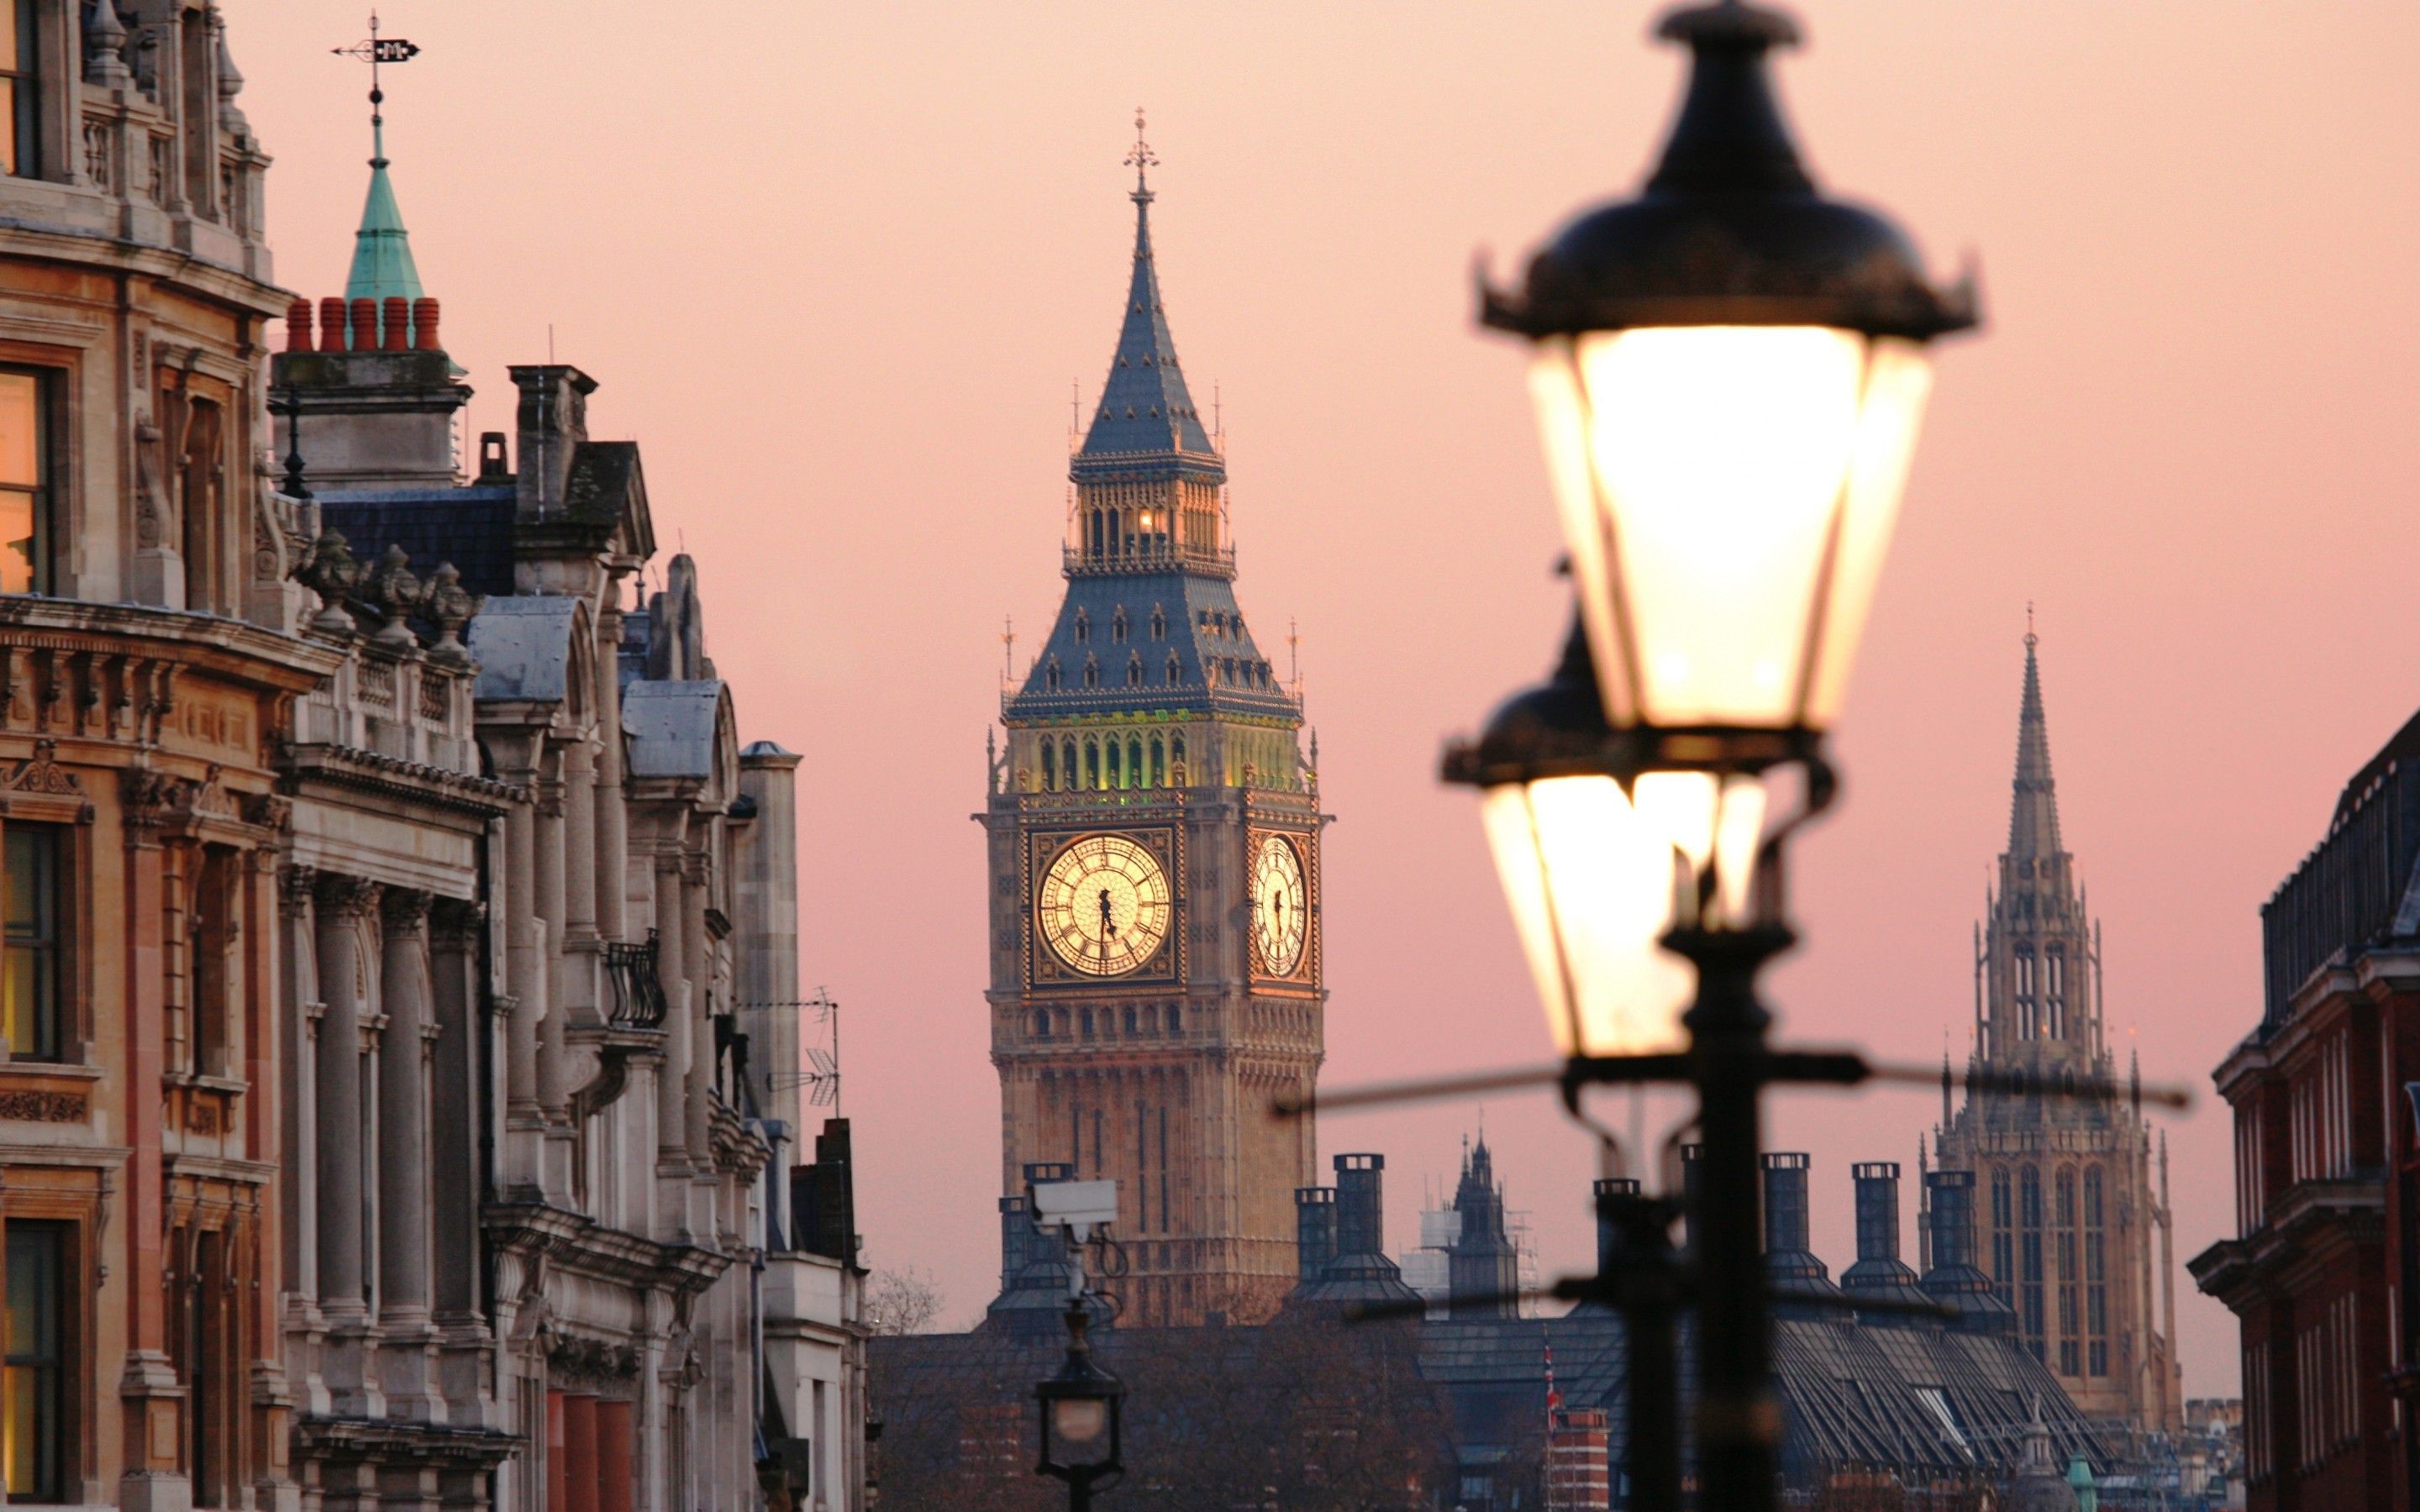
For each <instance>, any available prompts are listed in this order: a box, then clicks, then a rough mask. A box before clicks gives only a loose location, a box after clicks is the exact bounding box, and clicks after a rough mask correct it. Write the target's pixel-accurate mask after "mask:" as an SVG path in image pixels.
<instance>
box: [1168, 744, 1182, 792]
mask: <svg viewBox="0 0 2420 1512" xmlns="http://www.w3.org/2000/svg"><path fill="white" fill-rule="evenodd" d="M1168 770H1169V774H1170V778H1171V780H1172V781H1177V782H1182V781H1184V780H1185V737H1184V736H1183V735H1182V734H1175V735H1171V736H1169V737H1168Z"/></svg>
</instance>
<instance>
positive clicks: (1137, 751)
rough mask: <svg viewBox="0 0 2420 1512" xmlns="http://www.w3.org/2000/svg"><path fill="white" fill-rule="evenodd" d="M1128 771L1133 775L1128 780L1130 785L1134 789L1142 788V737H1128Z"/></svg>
mask: <svg viewBox="0 0 2420 1512" xmlns="http://www.w3.org/2000/svg"><path fill="white" fill-rule="evenodd" d="M1126 771H1127V772H1128V773H1129V774H1131V775H1130V777H1129V779H1128V780H1129V783H1130V785H1132V786H1134V787H1140V786H1142V785H1143V783H1142V737H1141V736H1140V735H1128V736H1127V737H1126Z"/></svg>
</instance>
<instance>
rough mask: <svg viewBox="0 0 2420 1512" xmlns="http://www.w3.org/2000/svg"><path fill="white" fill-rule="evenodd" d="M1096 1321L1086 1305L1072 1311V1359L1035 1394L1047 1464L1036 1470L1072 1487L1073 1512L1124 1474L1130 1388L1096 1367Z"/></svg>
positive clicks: (1069, 1325)
mask: <svg viewBox="0 0 2420 1512" xmlns="http://www.w3.org/2000/svg"><path fill="white" fill-rule="evenodd" d="M1091 1325H1092V1316H1091V1315H1090V1314H1089V1313H1087V1312H1086V1311H1085V1310H1084V1305H1083V1304H1082V1302H1081V1301H1076V1302H1071V1303H1069V1304H1068V1305H1067V1358H1066V1359H1065V1360H1064V1361H1063V1362H1062V1363H1061V1365H1060V1366H1059V1373H1058V1374H1057V1375H1055V1376H1052V1377H1050V1378H1049V1379H1048V1380H1047V1381H1043V1382H1041V1383H1040V1384H1038V1385H1036V1386H1035V1387H1034V1388H1033V1395H1034V1396H1035V1397H1036V1398H1037V1399H1039V1400H1040V1402H1041V1404H1042V1458H1041V1462H1040V1463H1038V1464H1036V1465H1035V1466H1034V1467H1033V1468H1034V1471H1035V1473H1037V1474H1043V1475H1048V1476H1050V1477H1052V1478H1053V1479H1056V1480H1061V1481H1064V1482H1065V1483H1066V1485H1067V1505H1068V1507H1069V1508H1070V1509H1071V1512H1083V1509H1084V1508H1086V1507H1089V1506H1091V1505H1092V1504H1093V1492H1094V1490H1096V1489H1098V1490H1107V1489H1109V1488H1110V1487H1112V1486H1114V1485H1116V1484H1117V1483H1118V1480H1119V1478H1120V1477H1122V1476H1123V1475H1125V1468H1126V1467H1125V1458H1124V1450H1125V1436H1124V1425H1123V1423H1122V1422H1121V1420H1120V1412H1119V1408H1120V1405H1121V1401H1122V1399H1123V1398H1124V1397H1125V1393H1126V1386H1125V1381H1120V1380H1119V1379H1118V1378H1117V1377H1115V1376H1113V1375H1111V1374H1109V1372H1108V1371H1106V1370H1104V1369H1102V1368H1101V1367H1100V1366H1099V1365H1094V1363H1093V1346H1092V1342H1091V1340H1090V1339H1088V1338H1087V1337H1086V1336H1085V1335H1086V1331H1087V1330H1088V1329H1089V1328H1090V1327H1091Z"/></svg>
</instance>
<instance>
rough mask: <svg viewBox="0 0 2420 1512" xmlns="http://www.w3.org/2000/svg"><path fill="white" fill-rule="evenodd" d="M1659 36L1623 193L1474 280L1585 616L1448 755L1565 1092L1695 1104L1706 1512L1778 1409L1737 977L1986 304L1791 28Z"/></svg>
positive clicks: (1771, 949) (1762, 923) (1786, 21)
mask: <svg viewBox="0 0 2420 1512" xmlns="http://www.w3.org/2000/svg"><path fill="white" fill-rule="evenodd" d="M1656 32H1657V35H1658V36H1659V37H1661V38H1663V39H1667V40H1669V41H1675V42H1679V43H1682V44H1684V45H1686V46H1687V47H1688V48H1689V50H1690V53H1691V57H1692V69H1691V74H1690V80H1689V85H1688V90H1687V94H1686V96H1685V97H1684V99H1683V103H1682V106H1681V111H1680V115H1679V118H1678V119H1677V121H1676V122H1675V124H1674V126H1673V129H1672V133H1671V136H1670V138H1669V140H1668V142H1667V144H1666V146H1665V149H1664V154H1663V157H1662V160H1661V162H1659V163H1658V165H1657V167H1656V169H1655V171H1654V172H1653V174H1652V176H1651V177H1649V179H1648V181H1647V183H1646V185H1645V187H1644V188H1643V189H1642V190H1641V192H1640V193H1638V194H1637V196H1636V197H1635V198H1632V199H1628V200H1623V201H1620V202H1617V203H1613V204H1609V205H1604V206H1599V207H1595V208H1590V209H1588V210H1586V211H1583V212H1582V213H1581V214H1580V215H1579V216H1577V217H1576V218H1575V219H1574V220H1573V221H1572V222H1571V223H1570V224H1568V225H1566V226H1565V227H1564V228H1563V229H1562V230H1561V231H1560V232H1559V234H1558V235H1557V236H1556V237H1555V239H1553V240H1552V241H1551V242H1549V243H1548V244H1547V245H1546V246H1545V247H1544V249H1543V250H1542V251H1540V252H1539V253H1538V254H1537V255H1535V256H1534V257H1533V258H1532V259H1531V261H1530V263H1529V266H1528V272H1527V276H1526V278H1525V280H1524V282H1523V284H1522V285H1521V287H1519V288H1518V289H1516V290H1497V289H1495V288H1492V287H1482V289H1481V319H1482V321H1483V322H1484V323H1485V324H1487V325H1489V326H1491V327H1494V328H1496V329H1497V330H1501V331H1505V332H1512V333H1513V334H1515V335H1518V336H1521V337H1524V338H1526V339H1527V340H1528V342H1529V343H1530V347H1531V362H1530V369H1529V387H1530V393H1531V397H1532V400H1533V402H1534V406H1535V409H1536V411H1537V415H1538V421H1539V429H1540V433H1541V436H1542V438H1543V440H1544V447H1545V453H1546V460H1547V467H1548V473H1549V477H1550V481H1551V483H1552V485H1553V488H1554V493H1555V498H1556V502H1557V506H1558V510H1559V516H1560V518H1561V523H1562V527H1563V535H1564V540H1565V544H1566V548H1567V550H1568V553H1569V562H1570V567H1571V573H1572V577H1573V579H1574V580H1575V587H1576V588H1577V591H1578V598H1579V606H1578V608H1579V612H1578V616H1577V620H1578V626H1577V628H1576V630H1575V635H1574V637H1573V643H1572V645H1571V646H1570V647H1569V648H1568V649H1567V650H1566V652H1565V654H1564V656H1563V659H1562V663H1561V666H1560V667H1559V669H1558V671H1557V673H1556V675H1555V676H1554V678H1553V679H1552V680H1551V681H1549V682H1548V683H1547V684H1546V685H1544V687H1540V688H1537V689H1533V690H1531V691H1530V692H1528V693H1525V694H1522V695H1519V696H1517V697H1515V698H1514V699H1512V701H1510V702H1507V703H1506V704H1505V705H1504V706H1503V707H1502V708H1500V709H1499V710H1497V714H1496V716H1495V717H1493V718H1492V719H1491V720H1490V722H1489V725H1488V727H1487V729H1486V731H1485V733H1483V734H1482V735H1481V738H1480V739H1479V740H1478V741H1476V742H1473V743H1471V744H1469V745H1466V746H1462V747H1459V748H1454V749H1453V750H1451V751H1450V752H1449V754H1448V757H1447V763H1446V776H1447V778H1448V779H1450V780H1454V781H1460V782H1465V783H1468V784H1471V785H1474V786H1477V787H1480V788H1481V790H1482V812H1483V815H1484V819H1485V824H1486V827H1487V831H1488V837H1489V842H1490V848H1491V850H1492V851H1493V852H1494V854H1495V856H1496V858H1497V870H1498V872H1499V873H1500V874H1501V876H1502V879H1503V882H1504V887H1505V892H1506V897H1507V900H1508V902H1509V903H1511V905H1512V913H1513V916H1514V918H1515V920H1516V923H1517V924H1518V926H1519V930H1520V933H1521V937H1522V943H1523V947H1524V949H1525V952H1526V953H1527V955H1528V960H1529V964H1530V966H1531V972H1532V975H1533V976H1534V977H1535V978H1536V979H1537V983H1538V987H1539V992H1540V996H1541V998H1542V1000H1543V1001H1544V1005H1545V1009H1546V1012H1547V1016H1548V1019H1549V1021H1550V1023H1551V1025H1552V1026H1553V1028H1554V1032H1555V1037H1556V1041H1557V1043H1558V1045H1559V1048H1560V1049H1561V1050H1562V1052H1563V1054H1564V1056H1565V1057H1566V1069H1565V1072H1564V1076H1563V1085H1564V1097H1565V1102H1566V1103H1567V1105H1569V1106H1570V1107H1571V1108H1572V1109H1573V1111H1574V1112H1575V1114H1576V1113H1577V1112H1578V1096H1579V1092H1580V1089H1581V1088H1583V1087H1585V1086H1586V1085H1588V1084H1590V1083H1592V1082H1606V1081H1640V1080H1655V1079H1667V1078H1673V1079H1681V1080H1685V1081H1687V1082H1689V1083H1690V1084H1692V1085H1693V1086H1694V1087H1695V1088H1696V1090H1697V1093H1698V1119H1697V1122H1698V1130H1699V1142H1700V1145H1701V1147H1702V1148H1701V1154H1700V1168H1699V1173H1700V1180H1699V1188H1698V1194H1697V1196H1696V1198H1695V1201H1694V1206H1693V1211H1692V1214H1691V1216H1692V1225H1693V1242H1692V1250H1693V1254H1692V1256H1691V1263H1692V1267H1693V1272H1694V1274H1693V1276H1692V1278H1691V1280H1692V1283H1693V1284H1692V1286H1691V1288H1690V1291H1691V1293H1692V1295H1693V1296H1694V1299H1695V1302H1696V1305H1697V1309H1698V1339H1699V1365H1698V1371H1697V1377H1698V1402H1697V1414H1696V1432H1695V1435H1694V1437H1695V1442H1696V1453H1697V1460H1698V1470H1699V1487H1700V1489H1701V1491H1702V1501H1701V1503H1700V1504H1701V1505H1704V1506H1707V1507H1710V1508H1719V1509H1723V1512H1736V1509H1757V1512H1762V1509H1769V1508H1771V1507H1773V1506H1774V1505H1775V1504H1776V1497H1777V1488H1776V1471H1777V1466H1778V1449H1779V1438H1780V1412H1779V1408H1778V1404H1777V1403H1776V1400H1775V1398H1774V1396H1773V1390H1772V1383H1771V1381H1772V1349H1771V1317H1770V1311H1769V1308H1768V1306H1767V1303H1766V1298H1765V1287H1766V1281H1765V1275H1764V1265H1763V1259H1762V1255H1761V1233H1760V1231H1759V1224H1758V1211H1757V1185H1758V1179H1759V1171H1758V1162H1759V1157H1760V1155H1761V1129H1760V1103H1761V1094H1762V1091H1763V1088H1764V1086H1765V1084H1766V1083H1768V1082H1773V1081H1778V1080H1790V1079H1807V1072H1806V1069H1805V1068H1804V1067H1801V1068H1799V1069H1796V1070H1793V1069H1792V1064H1791V1061H1790V1057H1776V1055H1775V1053H1774V1052H1773V1051H1772V1050H1771V1049H1770V1048H1769V1047H1768V1045H1767V1042H1766V1030H1767V1026H1768V1025H1769V1022H1770V1016H1769V1015H1768V1013H1767V1012H1766V1011H1765V1009H1764V1008H1763V1006H1762V1005H1761V1003H1760V1001H1759V1000H1758V995H1757V978H1758V975H1759V973H1760V972H1761V969H1762V968H1763V966H1764V964H1766V963H1767V962H1769V961H1770V960H1772V959H1773V958H1774V957H1775V956H1776V955H1778V954H1779V953H1780V952H1782V951H1783V950H1785V949H1788V948H1789V947H1790V945H1791V944H1792V940H1793V936H1792V933H1791V931H1790V929H1789V928H1788V926H1787V924H1786V923H1785V922H1784V918H1785V912H1784V908H1783V899H1782V887H1781V881H1782V877H1781V867H1780V861H1781V845H1782V841H1784V840H1785V839H1786V837H1787V835H1788V834H1789V832H1790V831H1791V830H1792V828H1794V827H1795V826H1796V825H1798V824H1799V823H1802V822H1804V821H1805V820H1806V819H1807V818H1809V817H1811V816H1812V815H1813V814H1814V813H1816V812H1819V811H1820V810H1823V808H1824V807H1826V806H1827V805H1828V804H1829V802H1830V800H1831V797H1832V794H1833V778H1832V772H1831V769H1830V767H1829V766H1828V765H1827V764H1825V762H1824V760H1823V735H1824V733H1825V731H1826V730H1827V729H1828V727H1829V726H1830V724H1831V722H1832V719H1833V717H1834V716H1835V714H1836V713H1837V712H1838V708H1839V703H1840V699H1841V695H1842V693H1843V691H1844V689H1845V687H1846V685H1847V679H1848V673H1849V669H1850V665H1851V662H1852V661H1853V660H1854V654H1855V650H1856V644H1857V640H1858V638H1859V635H1860V633H1861V631H1862V629H1863V627H1864V620H1865V613H1866V609H1867V606H1868V604H1869V601H1870V599H1871V596H1872V593H1873V589H1874V585H1875V582H1876V580H1877V579H1878V577H1879V575H1880V572H1881V568H1882V563H1883V558H1884V554H1885V548H1886V547H1887V545H1888V542H1889V537H1890V532H1891V529H1892V526H1893V524H1894V522H1895V519H1896V517H1897V513H1898V508H1899V501H1900V491H1901V488H1902V486H1903V485H1904V483H1905V481H1906V474H1907V467H1908V461H1909V458H1910V456H1911V455H1912V453H1913V450H1914V447H1915V441H1916V430H1917V426H1918V423H1919V421H1920V419H1921V416H1922V410H1923V404H1924V399H1925V396H1926V393H1927V391H1928V389H1929V387H1930V381H1931V377H1930V375H1931V369H1930V363H1929V361H1928V358H1927V346H1928V344H1929V343H1930V342H1931V341H1932V340H1933V339H1934V338H1936V337H1939V336H1943V335H1947V334H1949V333H1951V332H1957V331H1961V330H1964V329H1966V328H1968V327H1971V326H1972V325H1974V324H1975V321H1976V310H1975V299H1974V294H1973V287H1972V283H1971V280H1968V281H1964V282H1962V283H1961V284H1960V285H1956V286H1952V287H1939V286H1936V285H1933V284H1931V282H1929V281H1928V279H1927V278H1926V275H1925V273H1924V270H1923V268H1922V266H1921V264H1920V263H1919V262H1918V260H1917V258H1916V253H1915V251H1914V249H1913V247H1912V246H1911V245H1910V244H1909V242H1908V240H1907V239H1906V237H1905V236H1904V235H1903V234H1902V233H1900V230H1899V229H1898V228H1897V227H1896V226H1894V225H1893V224H1891V223H1890V222H1889V221H1887V220H1885V218H1883V217H1882V216H1880V215H1878V214H1875V213H1874V212H1872V211H1870V210H1867V209H1863V208H1858V207H1855V206H1852V205H1848V204H1844V203H1841V202H1839V201H1837V200H1832V199H1828V198H1826V197H1825V196H1824V195H1823V194H1822V193H1820V192H1819V191H1818V190H1817V189H1816V187H1815V185H1814V182H1813V180H1812V179H1811V178H1810V177H1808V176H1807V171H1806V169H1805V168H1804V167H1803V166H1802V164H1801V163H1800V162H1799V160H1798V155H1797V151H1796V149H1795V147H1793V146H1792V142H1791V139H1790V133H1789V131H1788V129H1787V128H1786V127H1785V125H1784V124H1783V121H1782V117H1781V113H1780V109H1779V106H1778V104H1777V103H1776V100H1775V98H1774V95H1773V91H1772V87H1771V83H1770V80H1769V79H1768V77H1767V72H1766V56H1767V54H1769V53H1770V52H1771V51H1772V50H1773V49H1774V48H1776V47H1783V46H1788V45H1791V44H1792V43H1794V42H1796V40H1797V39H1798V31H1797V26H1796V23H1794V22H1792V20H1791V18H1790V17H1789V16H1787V15H1785V14H1783V13H1782V12H1780V11H1777V10H1773V9H1768V8H1764V7H1762V6H1760V5H1755V4H1749V3H1745V0H1723V3H1717V4H1712V5H1697V6H1690V7H1685V8H1680V9H1676V10H1673V11H1670V12H1668V14H1666V15H1665V16H1664V17H1663V19H1662V20H1661V21H1660V22H1659V23H1658V24H1657V27H1656ZM1785 765H1789V766H1795V767H1797V768H1799V769H1800V770H1801V771H1802V772H1803V773H1804V779H1805V794H1806V801H1805V804H1804V807H1803V808H1802V809H1801V810H1800V811H1799V812H1798V813H1797V814H1795V815H1794V816H1792V818H1790V819H1788V820H1786V821H1784V822H1782V823H1781V824H1779V825H1776V826H1773V827H1771V828H1770V829H1769V830H1768V826H1767V823H1766V820H1767V815H1766V812H1765V808H1766V805H1765V779H1766V778H1767V776H1768V775H1769V774H1771V773H1772V772H1773V771H1775V769H1776V768H1778V767H1782V766H1785ZM1659 946H1660V948H1661V950H1662V951H1663V952H1668V954H1662V953H1659V950H1658V947H1659ZM1682 962H1685V963H1686V964H1687V965H1688V966H1689V967H1691V968H1694V984H1693V983H1692V980H1691V976H1692V973H1691V972H1690V971H1687V970H1683V969H1682V968H1681V963H1682ZM1834 1070H1835V1073H1836V1074H1837V1072H1838V1068H1835V1069H1834ZM1663 1478H1664V1477H1662V1476H1660V1475H1659V1476H1655V1477H1651V1484H1652V1483H1660V1482H1661V1481H1662V1479H1663Z"/></svg>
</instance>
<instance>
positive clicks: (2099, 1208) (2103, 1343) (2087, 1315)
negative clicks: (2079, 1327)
mask: <svg viewBox="0 0 2420 1512" xmlns="http://www.w3.org/2000/svg"><path fill="white" fill-rule="evenodd" d="M2105 1211H2106V1210H2105V1207H2104V1204H2103V1194H2102V1186H2101V1167H2100V1166H2098V1165H2086V1167H2085V1168H2084V1332H2085V1352H2084V1360H2085V1368H2086V1372H2087V1373H2088V1374H2091V1375H2096V1376H2105V1375H2107V1374H2108V1373H2109V1274H2108V1269H2109V1250H2108V1230H2107V1229H2106V1228H2105V1227H2103V1224H2104V1221H2105V1220H2104V1214H2105Z"/></svg>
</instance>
